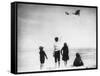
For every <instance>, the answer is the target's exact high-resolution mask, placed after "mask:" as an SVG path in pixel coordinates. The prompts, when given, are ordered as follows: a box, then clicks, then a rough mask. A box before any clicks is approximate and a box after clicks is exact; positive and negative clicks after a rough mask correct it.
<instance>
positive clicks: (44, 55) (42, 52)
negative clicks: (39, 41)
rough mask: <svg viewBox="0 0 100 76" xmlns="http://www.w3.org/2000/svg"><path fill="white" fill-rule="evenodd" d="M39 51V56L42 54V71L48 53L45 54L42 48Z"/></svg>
mask: <svg viewBox="0 0 100 76" xmlns="http://www.w3.org/2000/svg"><path fill="white" fill-rule="evenodd" d="M39 49H40V52H39V54H40V63H41V64H40V69H42V67H43V64H44V63H45V58H46V59H48V57H47V55H46V53H45V52H44V50H43V47H42V46H40V47H39Z"/></svg>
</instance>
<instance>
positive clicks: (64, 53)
mask: <svg viewBox="0 0 100 76" xmlns="http://www.w3.org/2000/svg"><path fill="white" fill-rule="evenodd" d="M61 55H62V60H63V61H64V64H65V66H66V65H67V60H69V50H68V46H67V43H64V46H63V47H62V49H61Z"/></svg>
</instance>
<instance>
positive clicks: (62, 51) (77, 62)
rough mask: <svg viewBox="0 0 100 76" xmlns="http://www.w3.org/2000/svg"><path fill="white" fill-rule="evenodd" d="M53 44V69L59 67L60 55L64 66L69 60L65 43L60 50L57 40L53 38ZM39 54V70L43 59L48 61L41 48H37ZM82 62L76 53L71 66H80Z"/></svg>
mask: <svg viewBox="0 0 100 76" xmlns="http://www.w3.org/2000/svg"><path fill="white" fill-rule="evenodd" d="M54 40H55V44H54V52H53V56H54V60H55V67H57V66H58V67H60V54H61V55H62V60H63V61H64V65H65V66H66V65H67V61H68V60H69V49H68V46H67V43H64V45H63V47H62V48H60V46H59V45H60V43H59V38H58V37H55V39H54ZM39 50H40V52H39V54H40V63H41V64H40V69H42V67H43V64H44V62H45V59H48V57H47V55H46V53H45V51H44V49H43V47H42V46H40V47H39ZM82 65H83V62H82V60H81V56H80V54H79V53H76V58H75V60H74V63H73V66H82Z"/></svg>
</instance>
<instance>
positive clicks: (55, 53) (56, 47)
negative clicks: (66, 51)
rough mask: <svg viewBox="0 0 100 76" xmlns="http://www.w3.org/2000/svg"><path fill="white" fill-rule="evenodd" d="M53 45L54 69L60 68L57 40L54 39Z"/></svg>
mask: <svg viewBox="0 0 100 76" xmlns="http://www.w3.org/2000/svg"><path fill="white" fill-rule="evenodd" d="M54 40H55V44H54V53H53V56H54V59H55V67H57V64H58V67H60V43H59V38H58V37H55V39H54Z"/></svg>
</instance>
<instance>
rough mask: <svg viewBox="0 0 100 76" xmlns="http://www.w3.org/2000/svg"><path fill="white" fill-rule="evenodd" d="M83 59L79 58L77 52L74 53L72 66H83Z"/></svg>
mask: <svg viewBox="0 0 100 76" xmlns="http://www.w3.org/2000/svg"><path fill="white" fill-rule="evenodd" d="M83 65H84V64H83V61H82V60H81V56H80V54H79V53H76V58H75V60H74V63H73V66H77V67H78V66H83Z"/></svg>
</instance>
